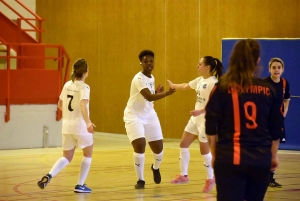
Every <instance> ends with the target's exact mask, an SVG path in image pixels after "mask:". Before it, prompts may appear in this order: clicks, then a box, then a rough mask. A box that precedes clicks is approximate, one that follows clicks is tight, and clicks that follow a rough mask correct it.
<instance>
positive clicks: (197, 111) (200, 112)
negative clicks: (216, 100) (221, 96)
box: [190, 109, 205, 117]
mask: <svg viewBox="0 0 300 201" xmlns="http://www.w3.org/2000/svg"><path fill="white" fill-rule="evenodd" d="M203 113H205V109H202V110H192V111H190V114H191V115H193V116H194V117H196V116H199V115H200V114H203Z"/></svg>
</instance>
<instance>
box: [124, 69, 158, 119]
mask: <svg viewBox="0 0 300 201" xmlns="http://www.w3.org/2000/svg"><path fill="white" fill-rule="evenodd" d="M154 80H155V79H154V77H153V76H152V75H151V78H149V77H147V76H145V75H144V74H143V73H142V72H139V73H137V74H136V75H135V76H134V77H133V79H132V81H131V87H130V97H129V100H128V102H127V106H126V108H125V111H124V121H126V120H129V119H130V117H132V115H134V116H149V115H153V114H156V112H155V110H154V104H153V101H151V102H149V101H148V100H146V99H145V98H144V96H143V95H142V94H141V93H140V91H141V90H142V89H145V88H148V89H149V90H150V92H151V93H152V94H154V93H155V89H154V87H155V86H154Z"/></svg>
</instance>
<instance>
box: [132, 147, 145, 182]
mask: <svg viewBox="0 0 300 201" xmlns="http://www.w3.org/2000/svg"><path fill="white" fill-rule="evenodd" d="M133 162H134V168H135V173H136V176H137V177H138V179H140V180H143V181H145V179H144V164H145V154H139V153H135V152H134V153H133Z"/></svg>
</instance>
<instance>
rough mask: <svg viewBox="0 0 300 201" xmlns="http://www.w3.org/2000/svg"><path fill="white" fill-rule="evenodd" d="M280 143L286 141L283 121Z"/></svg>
mask: <svg viewBox="0 0 300 201" xmlns="http://www.w3.org/2000/svg"><path fill="white" fill-rule="evenodd" d="M280 143H286V136H285V127H284V122H282V132H281V136H280Z"/></svg>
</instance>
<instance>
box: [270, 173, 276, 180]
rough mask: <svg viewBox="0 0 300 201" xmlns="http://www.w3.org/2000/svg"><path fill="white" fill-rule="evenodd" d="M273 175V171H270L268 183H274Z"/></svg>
mask: <svg viewBox="0 0 300 201" xmlns="http://www.w3.org/2000/svg"><path fill="white" fill-rule="evenodd" d="M274 174H275V171H270V182H274V181H275V179H274Z"/></svg>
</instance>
